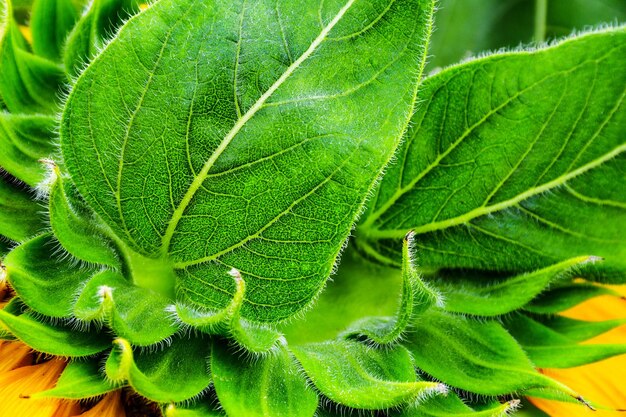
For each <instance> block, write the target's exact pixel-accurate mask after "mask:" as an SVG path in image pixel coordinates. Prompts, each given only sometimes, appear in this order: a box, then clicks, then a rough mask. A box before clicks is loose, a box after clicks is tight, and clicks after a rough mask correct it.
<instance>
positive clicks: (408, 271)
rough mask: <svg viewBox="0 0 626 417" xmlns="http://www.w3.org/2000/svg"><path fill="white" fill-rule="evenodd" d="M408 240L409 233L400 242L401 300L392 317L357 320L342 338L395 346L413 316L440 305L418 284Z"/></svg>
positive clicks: (435, 295) (437, 298)
mask: <svg viewBox="0 0 626 417" xmlns="http://www.w3.org/2000/svg"><path fill="white" fill-rule="evenodd" d="M412 240H413V234H412V233H409V234H408V235H407V236H406V237H405V238H404V242H403V243H402V297H401V299H400V305H399V307H398V310H397V312H396V315H395V316H394V317H366V318H363V319H360V320H358V321H357V322H355V323H353V324H352V325H351V326H350V327H349V328H348V330H346V331H345V332H343V334H342V335H343V336H344V337H348V338H359V337H365V338H367V339H369V340H371V341H372V342H374V343H375V344H378V345H386V344H391V343H395V342H397V341H399V340H401V339H402V337H403V335H404V334H405V332H406V331H407V330H408V327H409V326H410V324H411V322H412V321H413V320H414V319H415V317H416V316H418V315H419V314H421V313H423V312H424V311H426V310H428V309H429V308H430V307H431V306H433V305H435V304H438V305H440V306H442V305H443V299H442V297H441V295H440V294H438V293H436V292H435V291H433V290H432V289H431V288H429V287H428V286H427V285H426V284H425V283H424V281H422V279H421V278H420V275H419V272H418V271H417V269H416V267H415V265H414V264H413V259H412V257H411V253H410V251H411V245H412Z"/></svg>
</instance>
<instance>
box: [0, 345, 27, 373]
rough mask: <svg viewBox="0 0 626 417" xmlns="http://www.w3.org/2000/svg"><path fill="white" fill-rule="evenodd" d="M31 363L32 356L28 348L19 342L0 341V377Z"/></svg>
mask: <svg viewBox="0 0 626 417" xmlns="http://www.w3.org/2000/svg"><path fill="white" fill-rule="evenodd" d="M32 363H33V356H32V354H31V350H30V348H29V347H28V346H26V345H25V344H23V343H21V342H2V341H0V375H1V374H3V373H4V372H8V371H11V370H13V369H15V368H19V367H21V366H26V365H31V364H32Z"/></svg>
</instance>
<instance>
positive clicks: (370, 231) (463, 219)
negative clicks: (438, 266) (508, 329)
mask: <svg viewBox="0 0 626 417" xmlns="http://www.w3.org/2000/svg"><path fill="white" fill-rule="evenodd" d="M624 97H626V90H625V91H624V93H622V96H621V97H620V99H619V100H618V101H617V103H616V104H615V106H614V107H613V108H612V109H611V111H610V112H609V114H608V115H607V117H606V118H605V120H604V121H603V123H602V125H601V126H600V127H599V128H598V130H597V131H596V133H595V134H594V136H593V138H591V139H590V142H591V141H593V139H595V137H597V136H598V134H599V133H600V132H601V131H602V130H603V129H604V127H605V126H606V125H607V124H608V122H609V121H610V120H611V119H612V117H613V115H614V114H615V113H616V112H617V110H618V109H619V107H620V106H621V104H622V102H623V100H624ZM622 152H626V143H624V144H622V145H620V146H617V147H616V148H614V149H613V150H612V151H610V152H607V153H605V154H603V155H602V156H601V157H599V158H596V159H594V160H592V161H591V162H589V163H587V164H585V165H583V166H581V167H580V168H578V169H576V170H573V171H570V172H569V173H567V174H564V175H561V176H559V177H557V178H555V179H554V180H552V181H549V182H547V183H544V184H543V185H541V186H538V187H533V188H531V189H528V190H526V191H525V192H523V193H520V194H517V195H516V196H514V197H512V198H510V199H508V200H505V201H502V202H500V203H497V204H493V205H482V206H480V207H477V208H475V209H473V210H470V211H468V212H467V213H465V214H463V215H460V216H456V217H452V218H450V219H446V220H442V221H438V222H430V223H427V224H424V225H422V226H419V227H416V228H413V229H412V230H413V231H414V232H415V233H416V234H422V233H427V232H432V231H436V230H440V229H445V228H449V227H452V226H457V225H459V224H462V223H467V222H468V221H470V220H472V219H474V218H476V217H480V216H483V215H486V214H491V213H493V212H496V211H500V210H504V209H506V208H509V207H511V206H514V205H515V204H517V203H519V202H521V201H523V200H526V199H528V198H530V197H533V196H535V195H537V194H541V193H544V192H546V191H549V190H551V189H553V188H556V187H558V186H560V185H563V184H565V183H566V182H567V181H569V180H571V179H573V178H575V177H577V176H579V175H581V174H584V173H585V172H587V171H589V170H591V169H593V168H596V167H598V166H600V165H602V164H603V163H605V162H607V161H609V160H611V159H613V158H615V157H616V156H618V155H619V154H621V153H622ZM424 175H425V174H424ZM421 178H423V175H422V176H420V178H419V179H421ZM415 183H416V182H415ZM411 184H412V185H414V183H413V181H412V182H411ZM407 188H408V187H405V188H403V189H402V190H405V189H407ZM412 188H413V187H412V186H411V188H410V189H408V190H406V191H404V192H402V195H404V193H406V192H408V191H410V190H411V189H412ZM398 198H399V197H398ZM390 201H391V200H390ZM393 201H394V202H395V201H396V200H393ZM385 208H386V209H387V208H388V207H387V206H385ZM382 214H383V212H381V213H380V215H382ZM380 215H379V216H380ZM372 218H373V219H374V220H373V221H371V222H370V221H368V223H370V224H371V223H373V222H374V221H375V220H376V219H377V218H374V216H373V217H372ZM362 230H363V233H364V235H367V236H368V237H370V238H378V239H386V238H401V237H403V236H404V235H405V234H406V230H404V229H402V230H379V229H375V228H368V227H367V226H366V224H364V225H363V227H362Z"/></svg>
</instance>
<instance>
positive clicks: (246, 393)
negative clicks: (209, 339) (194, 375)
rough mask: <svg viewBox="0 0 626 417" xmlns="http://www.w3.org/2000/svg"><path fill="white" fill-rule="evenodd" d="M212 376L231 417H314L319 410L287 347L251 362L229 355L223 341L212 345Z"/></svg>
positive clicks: (313, 395)
mask: <svg viewBox="0 0 626 417" xmlns="http://www.w3.org/2000/svg"><path fill="white" fill-rule="evenodd" d="M211 372H212V374H213V384H214V386H215V391H216V392H217V395H218V397H219V399H220V404H221V406H222V407H223V409H224V410H225V411H226V412H227V413H228V415H231V416H249V417H270V416H271V417H312V416H313V415H314V414H315V410H316V409H317V401H318V400H317V394H315V392H314V391H313V390H312V389H311V388H310V387H308V386H307V382H306V380H305V378H304V376H303V375H302V373H301V371H300V368H299V366H298V364H297V363H296V361H295V359H294V358H293V357H292V356H291V355H290V354H289V352H288V351H287V349H286V348H284V347H281V348H279V350H278V351H276V352H272V353H270V354H268V355H266V356H265V357H261V358H254V359H251V360H250V358H247V359H246V358H242V357H240V356H238V355H237V353H235V352H232V351H229V350H228V349H227V346H226V344H225V343H224V341H223V340H221V341H219V343H214V344H213V350H212V353H211Z"/></svg>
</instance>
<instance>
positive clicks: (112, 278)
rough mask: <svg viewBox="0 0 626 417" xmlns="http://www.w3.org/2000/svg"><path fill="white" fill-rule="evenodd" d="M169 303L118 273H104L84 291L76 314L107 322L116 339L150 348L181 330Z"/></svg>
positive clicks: (77, 303) (89, 319) (86, 286)
mask: <svg viewBox="0 0 626 417" xmlns="http://www.w3.org/2000/svg"><path fill="white" fill-rule="evenodd" d="M169 303H170V300H169V299H168V298H166V297H164V296H162V295H160V294H158V293H156V292H154V291H152V290H149V289H146V288H140V287H137V286H134V285H132V284H131V283H129V282H128V281H127V280H126V279H125V278H124V277H123V276H122V275H121V274H119V273H117V272H113V271H102V272H100V273H98V274H96V275H94V276H93V278H91V280H89V282H88V283H87V284H86V285H85V287H84V289H83V290H82V291H81V293H80V296H79V297H78V300H77V301H76V305H75V306H74V314H75V315H76V317H77V318H78V319H80V320H84V321H87V322H89V321H96V322H101V321H104V322H106V324H107V325H108V326H109V327H110V328H111V329H112V330H113V331H114V332H115V334H116V336H118V337H121V338H123V339H127V340H128V341H129V342H130V343H132V344H133V345H135V346H149V345H153V344H155V343H158V342H161V341H163V340H165V339H167V338H169V337H171V336H172V335H173V334H174V333H176V331H177V330H178V326H177V325H176V324H175V323H174V321H173V320H172V318H171V315H170V313H169V312H168V310H167V307H168V305H169Z"/></svg>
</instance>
